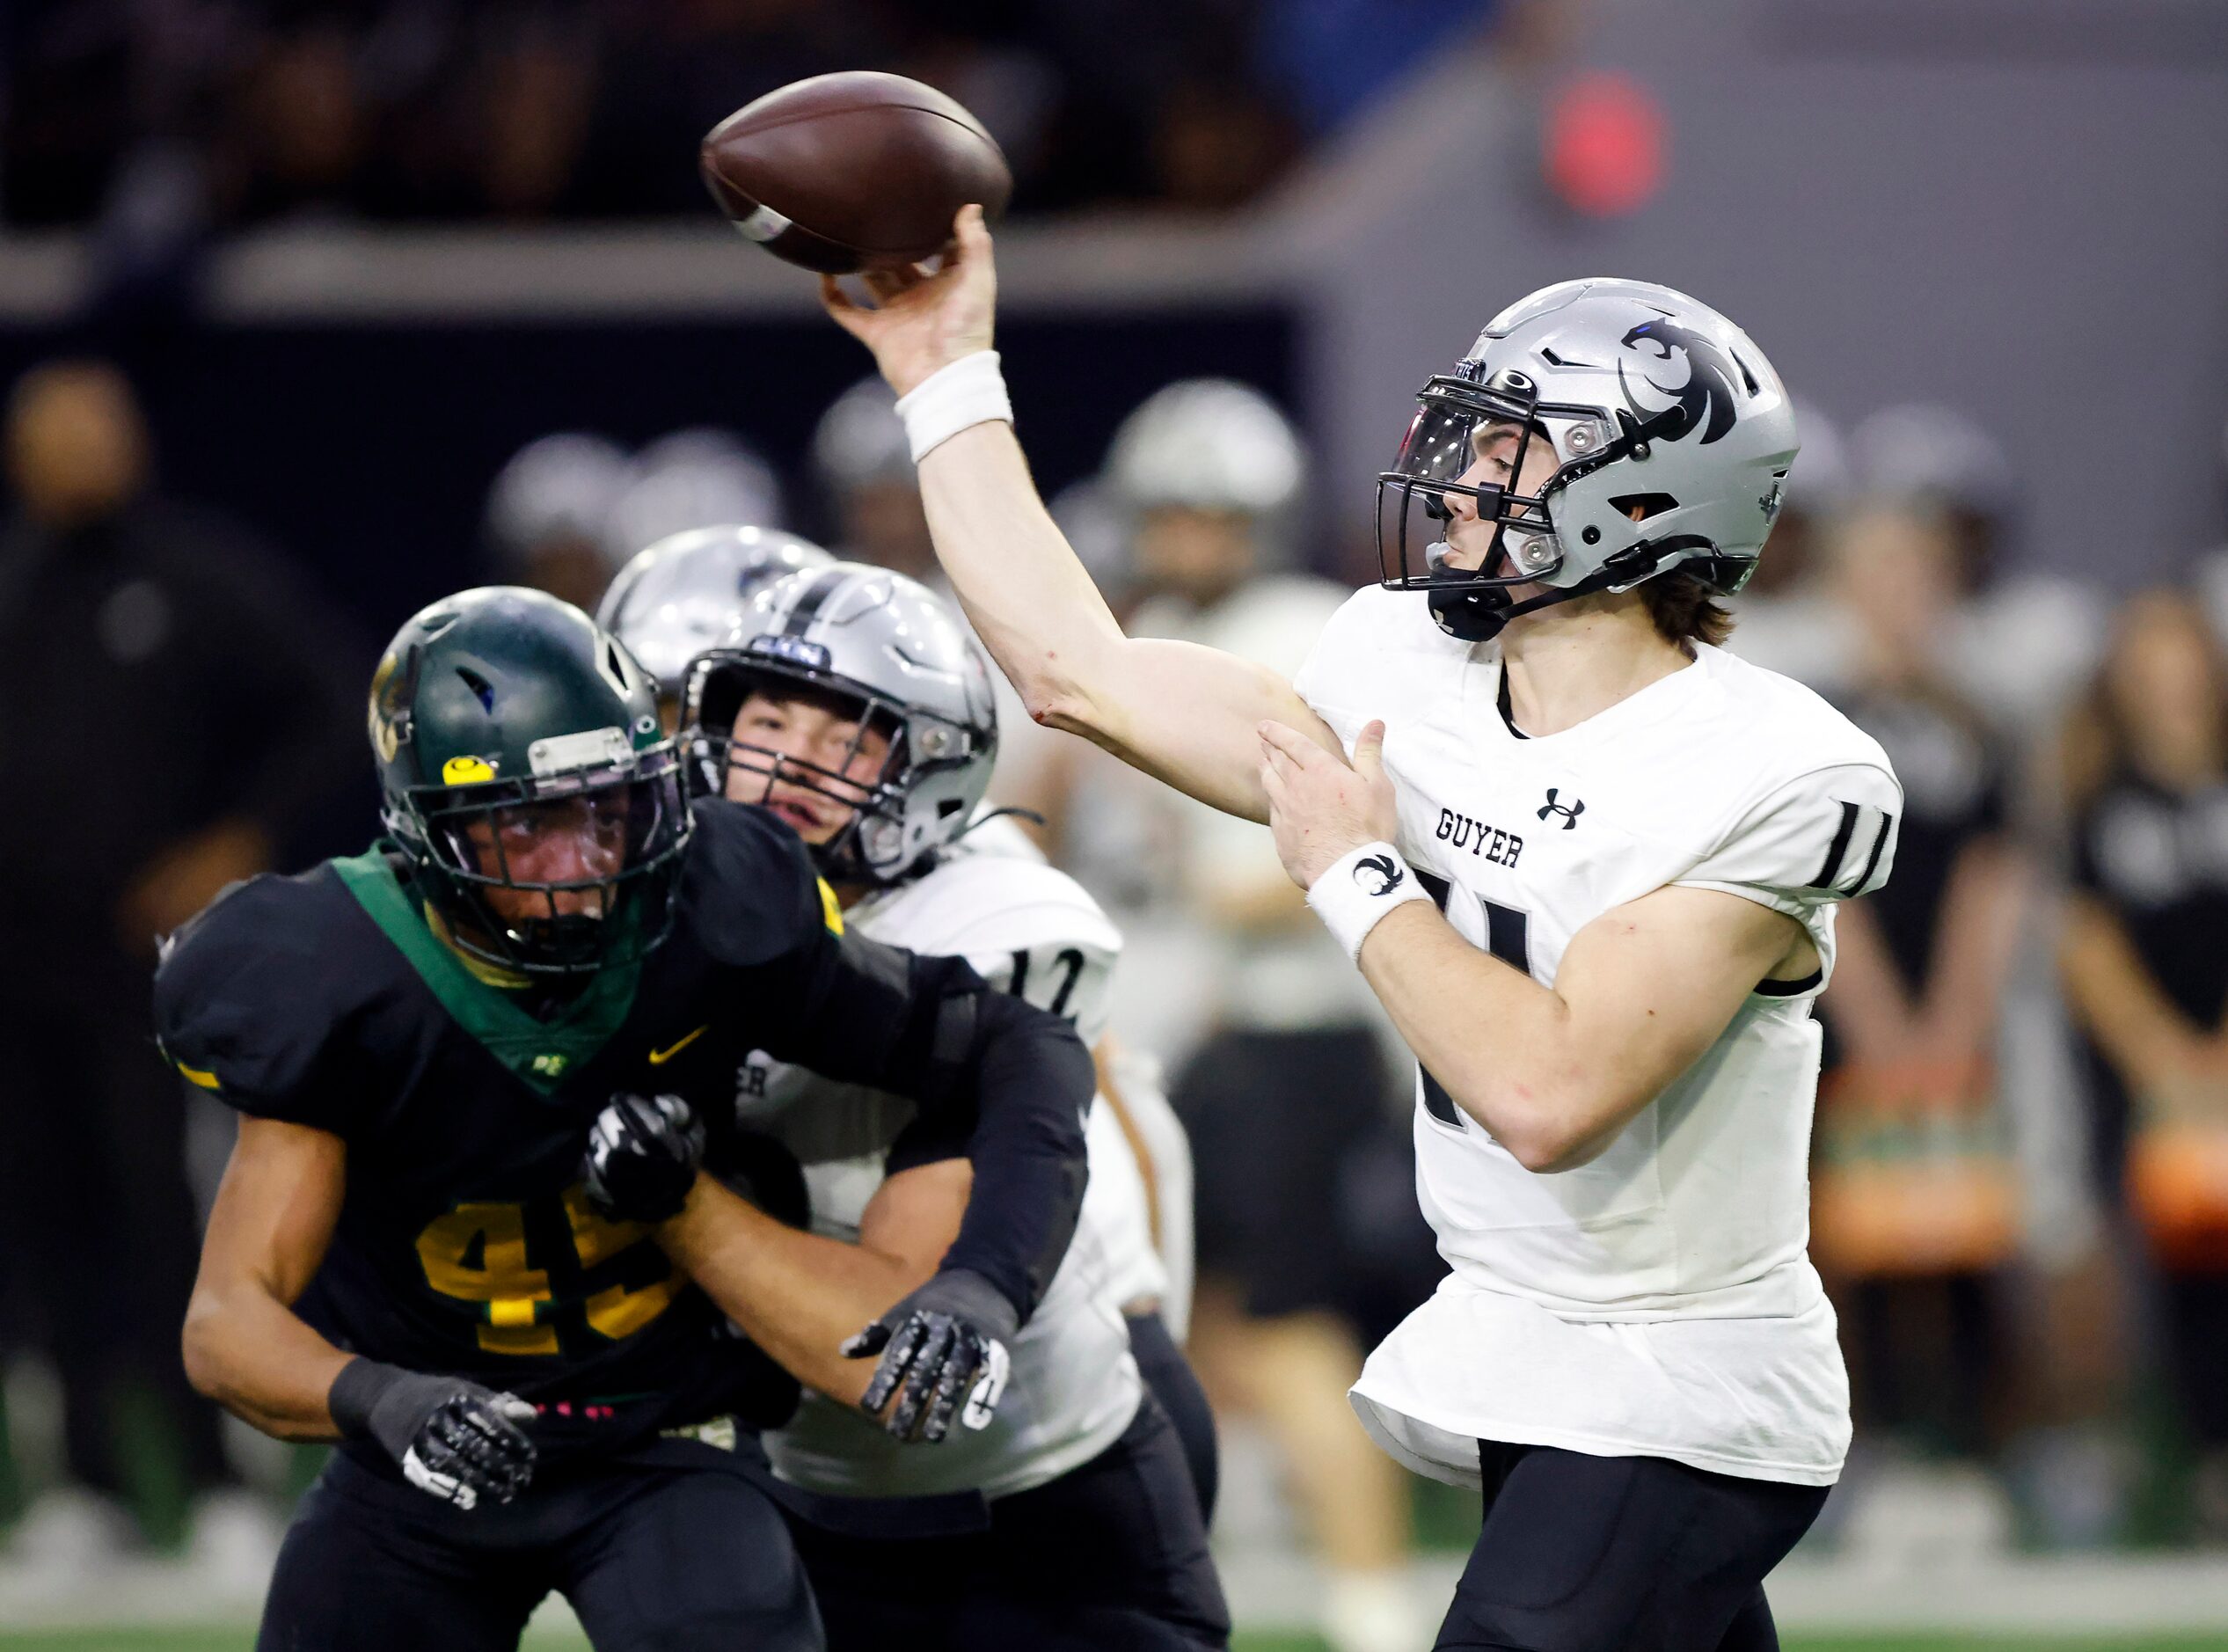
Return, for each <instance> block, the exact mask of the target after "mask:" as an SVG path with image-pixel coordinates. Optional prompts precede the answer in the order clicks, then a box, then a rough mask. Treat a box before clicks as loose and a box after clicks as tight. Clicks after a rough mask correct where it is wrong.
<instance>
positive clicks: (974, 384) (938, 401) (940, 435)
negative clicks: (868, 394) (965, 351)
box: [897, 350, 1013, 464]
mask: <svg viewBox="0 0 2228 1652" xmlns="http://www.w3.org/2000/svg"><path fill="white" fill-rule="evenodd" d="M897 416H898V417H899V418H900V419H902V420H904V421H905V440H906V441H907V442H909V444H910V445H911V447H912V450H913V463H914V464H919V463H920V462H921V461H922V460H923V459H924V458H926V457H928V456H929V454H930V453H931V451H933V450H935V449H937V448H939V447H940V446H942V445H943V444H944V443H945V442H949V441H950V440H951V439H952V438H953V436H955V435H959V433H960V432H961V431H962V430H965V429H968V428H970V427H972V426H975V425H986V424H990V423H991V422H992V421H993V420H999V421H1003V422H1004V423H1006V424H1012V422H1013V403H1012V400H1011V399H1009V398H1008V397H1007V396H1006V393H1005V376H1004V374H1002V373H1000V372H999V371H998V353H997V351H996V350H977V351H975V354H974V355H962V356H961V357H960V359H959V360H958V361H956V362H952V363H950V364H949V365H947V366H945V367H939V368H938V369H936V371H934V372H933V373H931V374H930V375H929V376H927V377H926V378H924V379H923V380H922V381H921V382H920V383H919V384H916V385H914V386H913V388H912V389H911V390H910V391H908V392H907V393H906V394H904V395H902V396H900V397H899V398H897Z"/></svg>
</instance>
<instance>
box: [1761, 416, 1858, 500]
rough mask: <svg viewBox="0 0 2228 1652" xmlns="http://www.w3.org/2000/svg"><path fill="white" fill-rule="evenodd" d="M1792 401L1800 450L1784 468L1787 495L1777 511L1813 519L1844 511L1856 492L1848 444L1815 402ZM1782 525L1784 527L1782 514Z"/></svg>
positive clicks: (1839, 428) (1835, 425) (1838, 427)
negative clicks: (1797, 513) (1803, 515)
mask: <svg viewBox="0 0 2228 1652" xmlns="http://www.w3.org/2000/svg"><path fill="white" fill-rule="evenodd" d="M1792 399H1793V406H1794V428H1795V433H1796V434H1797V435H1800V436H1801V438H1802V451H1801V452H1800V453H1798V454H1797V455H1795V459H1794V463H1793V464H1791V465H1789V466H1788V467H1787V481H1786V498H1784V499H1783V500H1782V501H1780V508H1781V510H1782V512H1783V513H1785V512H1789V511H1798V510H1799V511H1801V512H1802V513H1804V514H1805V515H1809V516H1814V517H1815V516H1824V515H1831V514H1832V513H1834V512H1836V511H1838V510H1841V509H1844V508H1846V507H1847V506H1848V505H1849V504H1850V503H1851V502H1852V501H1853V500H1854V498H1855V495H1856V493H1857V479H1856V473H1855V472H1854V471H1852V469H1851V468H1850V464H1849V443H1848V442H1847V441H1846V440H1845V439H1844V437H1843V435H1842V434H1841V427H1840V426H1839V425H1838V424H1837V423H1835V422H1834V421H1833V420H1831V419H1830V418H1828V417H1827V416H1826V413H1825V411H1824V409H1823V408H1821V407H1820V406H1818V405H1817V404H1816V403H1815V402H1813V401H1806V400H1805V399H1804V398H1801V397H1800V396H1797V397H1794V398H1792ZM1781 525H1782V526H1785V519H1784V515H1783V517H1782V522H1781Z"/></svg>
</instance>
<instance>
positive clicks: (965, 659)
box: [682, 562, 998, 883]
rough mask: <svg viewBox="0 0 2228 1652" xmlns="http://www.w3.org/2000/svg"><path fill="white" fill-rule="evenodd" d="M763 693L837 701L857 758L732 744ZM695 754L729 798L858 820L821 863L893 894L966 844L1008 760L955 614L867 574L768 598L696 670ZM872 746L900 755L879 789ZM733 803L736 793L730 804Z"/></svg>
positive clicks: (985, 678)
mask: <svg viewBox="0 0 2228 1652" xmlns="http://www.w3.org/2000/svg"><path fill="white" fill-rule="evenodd" d="M754 691H763V692H769V693H771V694H774V695H776V696H779V695H782V694H784V693H787V694H789V695H791V696H796V695H800V694H804V695H817V696H822V697H827V698H832V699H833V700H835V701H836V702H837V703H839V704H841V705H843V706H844V709H845V711H846V712H850V711H851V710H852V709H853V708H854V707H855V708H856V710H857V716H858V733H857V734H855V735H853V736H852V739H851V749H850V750H849V752H848V753H846V754H844V757H843V759H842V760H841V761H839V762H836V763H835V764H825V765H823V764H813V763H807V762H805V761H803V760H802V759H800V758H797V757H791V756H788V755H787V754H785V753H782V752H777V751H774V750H771V749H768V748H766V747H763V746H754V745H751V744H749V742H742V741H738V740H736V739H735V738H734V734H733V730H734V723H735V718H736V715H737V713H740V712H741V709H742V707H743V705H744V702H745V701H746V700H748V699H749V696H750V695H751V693H752V692H754ZM682 715H683V723H684V725H685V728H684V732H683V736H682V739H683V745H684V747H686V748H688V749H691V750H694V751H699V752H702V753H704V754H706V755H707V756H708V757H709V758H710V760H711V764H712V773H713V774H714V775H716V777H717V786H718V787H719V789H720V791H722V792H723V793H724V792H727V786H728V784H729V780H730V777H731V776H733V775H734V774H736V773H747V774H749V775H751V776H753V777H755V776H757V775H763V776H764V777H765V784H764V788H763V791H761V792H759V793H757V796H758V797H760V798H763V797H767V796H771V793H772V792H773V788H774V786H775V785H776V784H777V783H780V784H785V785H787V786H797V787H801V788H803V789H805V790H807V791H810V792H813V793H817V794H818V795H820V796H822V797H824V798H827V799H829V800H832V801H834V802H835V803H836V804H838V805H840V806H842V807H843V808H848V809H851V811H852V814H851V819H850V820H849V822H847V823H846V824H845V825H844V829H843V830H841V831H840V832H838V833H837V834H836V836H835V837H833V838H832V839H830V840H829V842H828V843H826V844H820V845H818V846H816V847H815V848H814V851H813V856H814V859H815V860H816V861H817V862H818V863H819V866H820V869H821V871H822V874H825V875H826V876H827V877H829V879H831V880H840V881H853V882H868V883H893V882H895V881H898V880H899V879H901V878H903V877H904V876H906V875H907V874H909V873H910V872H912V871H914V870H916V869H917V868H921V867H923V866H924V864H925V862H926V860H927V859H928V858H929V857H931V856H932V855H933V853H934V852H935V851H936V850H938V849H939V848H941V847H942V846H943V845H944V844H948V843H949V842H951V841H952V840H953V838H955V837H958V836H959V835H960V833H961V832H962V831H964V830H967V826H968V822H969V821H970V820H972V819H973V817H974V815H975V806H976V805H977V804H979V803H980V802H981V801H982V800H983V793H984V792H985V791H986V790H987V789H988V788H989V786H990V769H991V766H992V765H993V764H995V763H996V762H997V749H998V716H997V702H996V701H995V700H994V699H993V698H991V693H990V662H989V660H988V659H986V658H985V657H984V655H983V650H982V647H980V645H978V644H977V643H976V642H975V639H974V638H973V637H972V636H970V635H969V634H968V631H967V628H966V627H965V626H964V625H962V624H961V621H960V618H959V615H958V614H957V612H956V611H954V610H953V608H952V606H951V604H949V603H946V602H945V601H944V599H943V598H941V597H939V596H937V595H936V593H935V592H933V591H931V590H930V589H929V588H927V587H926V586H924V585H922V584H920V583H919V582H918V581H915V580H909V579H908V578H906V577H905V576H904V575H903V574H893V573H891V572H890V571H889V570H888V569H887V568H878V567H871V566H869V565H867V564H866V563H863V562H838V563H836V564H835V565H834V566H832V567H826V568H820V569H816V570H812V571H808V572H805V573H800V574H789V575H787V576H786V577H785V578H784V579H781V580H779V581H777V582H775V583H774V584H771V585H769V586H766V587H764V588H762V589H761V590H760V591H759V592H758V594H757V595H756V596H754V597H752V598H751V599H750V604H749V607H748V608H747V609H746V610H744V612H743V616H742V618H741V620H740V621H739V622H737V624H736V625H734V628H733V629H732V630H730V631H729V632H728V633H727V636H726V637H724V638H722V639H721V640H720V644H719V646H718V647H715V648H712V650H710V651H709V652H707V653H706V654H703V655H702V656H700V657H699V658H698V660H697V661H696V662H695V663H694V664H692V665H691V666H690V668H689V674H688V683H687V687H686V689H685V691H684V692H683V713H682ZM870 732H873V733H880V734H881V735H885V736H886V737H887V738H888V741H889V752H888V757H886V758H885V759H884V760H883V762H882V764H881V765H880V770H879V771H878V772H876V773H875V774H874V775H873V776H872V777H871V778H866V779H864V780H862V779H860V778H858V771H857V769H856V766H855V765H856V762H857V759H858V757H859V755H860V752H861V750H862V749H863V748H864V747H865V744H866V740H867V738H868V735H869V734H870ZM728 794H729V795H734V793H728Z"/></svg>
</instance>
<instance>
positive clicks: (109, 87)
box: [0, 0, 1496, 229]
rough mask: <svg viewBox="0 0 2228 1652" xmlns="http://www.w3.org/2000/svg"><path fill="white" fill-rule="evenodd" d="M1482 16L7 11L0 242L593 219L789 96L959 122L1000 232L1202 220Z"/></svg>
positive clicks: (1139, 4) (946, 9)
mask: <svg viewBox="0 0 2228 1652" xmlns="http://www.w3.org/2000/svg"><path fill="white" fill-rule="evenodd" d="M1495 9H1496V6H1495V0H933V3H931V4H923V3H922V0H902V3H901V0H154V3H153V4H148V0H15V4H11V5H10V6H9V7H8V8H7V10H6V13H5V16H4V18H0V62H4V63H5V65H6V78H7V96H6V101H5V106H4V113H0V221H4V222H6V223H12V224H15V225H18V226H23V227H31V226H41V225H56V224H84V223H93V222H96V221H99V220H103V219H109V218H132V217H141V216H166V217H176V218H183V219H186V220H189V221H191V222H192V223H195V224H197V225H200V226H201V227H206V228H212V229H224V228H237V227H244V226H248V225H254V224H264V223H284V222H287V221H290V220H292V221H302V220H308V221H312V222H314V221H318V220H327V221H330V220H334V219H360V220H366V221H375V222H378V221H384V222H395V221H424V220H433V221H449V222H456V221H463V220H473V219H500V220H508V221H514V222H525V221H533V220H545V219H577V218H612V217H629V216H643V215H655V214H668V213H676V212H690V211H694V210H697V209H699V208H700V207H701V205H702V200H701V195H700V186H698V183H697V180H696V179H695V177H694V175H693V173H692V172H691V170H690V169H689V168H687V167H676V166H672V165H669V164H664V163H665V162H667V161H668V159H669V157H672V156H675V155H685V154H689V153H690V152H692V151H693V150H694V149H695V146H696V143H697V141H698V139H699V138H700V137H701V136H702V135H704V133H705V131H707V130H708V129H709V128H711V127H712V125H714V124H715V123H716V122H718V121H720V119H721V118H722V117H724V116H725V115H727V114H728V113H731V112H732V111H733V110H734V109H736V108H737V107H739V106H741V105H742V104H743V103H746V102H748V101H749V100H750V99H752V98H755V97H757V96H758V95H760V94H761V93H763V92H768V91H772V90H774V88H776V87H777V86H780V85H784V84H787V83H788V82H790V81H793V80H797V79H800V78H802V77H806V76H807V75H814V74H820V73H822V72H825V71H829V70H834V69H888V70H891V71H893V72H895V73H899V74H904V75H909V76H912V77H916V78H918V79H924V80H926V81H928V82H929V83H931V84H933V85H936V86H938V87H939V88H941V89H942V90H944V91H947V92H949V93H951V94H952V95H953V97H956V98H957V99H959V100H960V101H961V103H963V104H965V105H966V106H968V108H969V109H971V110H973V111H975V113H976V114H977V115H978V116H979V117H980V118H981V119H982V120H983V123H984V124H985V125H986V126H987V127H988V128H990V132H991V134H992V135H994V136H995V137H997V140H998V142H999V143H1000V145H1001V146H1002V147H1003V148H1004V150H1005V153H1006V155H1007V157H1008V158H1009V159H1010V160H1011V161H1012V165H1013V169H1014V172H1015V181H1016V195H1015V208H1016V210H1017V211H1019V212H1024V213H1026V212H1031V211H1037V210H1045V209H1052V208H1076V207H1081V206H1090V205H1098V204H1109V203H1138V204H1147V205H1152V206H1158V207H1164V208H1224V207H1229V206H1231V205H1233V204H1236V203H1238V202H1240V201H1245V200H1247V199H1249V198H1251V197H1252V196H1253V195H1254V194H1257V193H1259V192H1260V190H1262V189H1263V188H1265V187H1266V186H1268V185H1269V184H1271V183H1272V182H1274V181H1275V179H1276V178H1277V177H1278V176H1279V174H1280V173H1281V172H1282V171H1283V169H1284V166H1285V164H1287V162H1289V160H1290V159H1291V157H1293V156H1294V154H1295V153H1296V152H1297V150H1298V148H1299V145H1300V143H1302V141H1303V140H1304V139H1305V138H1307V137H1310V136H1312V135H1318V134H1320V133H1321V132H1323V131H1326V130H1327V129H1329V128H1333V127H1335V126H1336V125H1337V124H1338V123H1339V122H1340V121H1342V120H1344V119H1345V118H1346V117H1347V116H1348V114H1349V113H1351V112H1353V111H1354V110H1355V109H1356V108H1358V107H1360V106H1362V105H1363V104H1364V103H1366V102H1367V101H1368V100H1369V99H1370V96H1371V94H1372V93H1373V92H1374V91H1376V90H1377V87H1378V86H1380V85H1381V84H1384V83H1385V82H1386V81H1388V80H1390V79H1392V77H1397V76H1398V75H1399V74H1400V73H1401V72H1402V71H1404V70H1405V69H1408V68H1409V67H1411V66H1412V65H1413V64H1414V63H1415V62H1417V61H1419V60H1420V59H1421V58H1422V57H1424V56H1426V55H1428V54H1430V53H1431V52H1433V51H1435V50H1436V49H1439V48H1441V47H1442V46H1443V45H1444V44H1445V43H1446V42H1447V41H1449V40H1453V39H1458V38H1460V37H1462V36H1465V35H1466V34H1469V33H1474V32H1476V31H1477V30H1478V29H1479V27H1480V26H1483V25H1484V24H1485V23H1486V22H1487V21H1488V20H1489V19H1490V18H1491V16H1492V14H1493V12H1494V10H1495Z"/></svg>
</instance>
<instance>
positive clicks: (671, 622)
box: [595, 523, 836, 698]
mask: <svg viewBox="0 0 2228 1652" xmlns="http://www.w3.org/2000/svg"><path fill="white" fill-rule="evenodd" d="M835 560H836V559H835V558H834V557H832V556H830V555H829V554H828V552H825V551H823V550H822V549H821V548H820V547H819V546H818V545H814V544H813V543H812V541H810V540H809V539H800V538H799V537H797V536H796V535H795V534H793V533H784V532H782V530H780V529H778V528H753V527H747V526H744V525H742V524H741V523H720V524H718V525H715V526H712V527H708V528H689V529H685V530H683V531H682V532H680V533H672V534H668V535H667V536H666V537H664V538H662V539H661V540H659V541H658V542H657V543H656V544H655V545H651V546H650V547H648V549H646V550H644V551H641V552H637V553H636V555H635V556H634V558H633V559H632V561H630V562H628V564H627V565H626V566H625V567H623V568H621V569H620V570H619V571H618V574H617V577H615V578H614V579H613V580H612V581H611V584H610V588H609V589H608V590H606V591H605V592H604V593H603V601H602V602H601V603H598V604H597V605H596V610H595V623H596V624H597V625H601V626H603V629H604V630H606V631H608V632H610V633H611V634H612V635H613V636H615V637H617V639H618V640H620V641H621V642H623V643H625V645H626V646H627V649H628V651H629V652H630V653H632V654H633V655H634V657H635V659H636V660H638V661H639V662H641V665H642V669H644V670H646V671H647V672H648V673H649V674H650V675H651V676H654V677H655V678H656V679H657V680H658V686H659V687H660V689H661V690H662V691H663V692H664V693H666V694H668V695H671V696H674V697H676V698H678V696H679V694H680V692H681V679H682V677H683V675H685V674H686V672H687V671H688V669H689V662H690V661H691V660H693V659H695V658H696V657H697V655H698V654H702V653H703V652H704V651H705V649H706V648H709V647H712V646H713V645H714V644H715V643H717V642H718V641H719V640H720V639H721V638H722V637H724V636H726V635H727V632H729V631H730V630H731V629H733V628H734V623H735V619H736V617H737V616H738V615H740V614H741V612H742V610H743V608H744V605H745V604H747V603H749V600H750V598H751V596H753V595H754V594H755V593H756V591H757V590H758V588H760V587H761V586H765V585H771V584H772V583H773V582H774V581H776V580H778V579H779V578H781V576H782V575H783V574H794V573H797V572H799V571H800V569H805V568H824V567H829V566H831V565H832V564H833V563H834V562H835Z"/></svg>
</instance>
